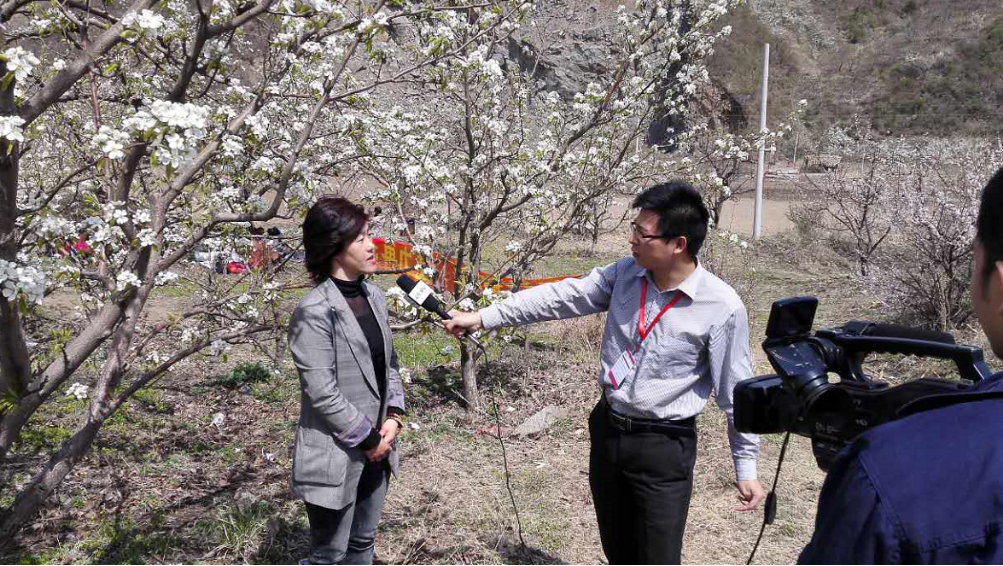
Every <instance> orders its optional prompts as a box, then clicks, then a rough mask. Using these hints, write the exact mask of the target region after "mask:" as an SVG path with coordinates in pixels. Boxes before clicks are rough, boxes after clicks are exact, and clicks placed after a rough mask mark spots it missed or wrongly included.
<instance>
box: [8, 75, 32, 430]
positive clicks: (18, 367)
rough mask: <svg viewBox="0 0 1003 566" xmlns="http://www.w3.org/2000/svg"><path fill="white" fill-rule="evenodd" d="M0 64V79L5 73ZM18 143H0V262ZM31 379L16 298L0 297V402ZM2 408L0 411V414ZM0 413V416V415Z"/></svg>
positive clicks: (11, 212) (13, 242)
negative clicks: (11, 299) (12, 299)
mask: <svg viewBox="0 0 1003 566" xmlns="http://www.w3.org/2000/svg"><path fill="white" fill-rule="evenodd" d="M6 72H7V65H6V63H3V64H0V76H2V75H3V74H6ZM0 116H17V105H16V103H15V101H14V83H13V82H11V84H9V85H7V88H6V89H4V90H3V91H2V92H0ZM20 154H21V147H20V144H18V143H15V142H13V141H10V140H7V141H0V259H2V260H6V261H11V262H13V261H16V260H17V251H18V244H17V184H18V168H19V159H20ZM30 380H31V356H30V354H29V353H28V348H27V346H26V345H25V341H24V333H23V331H22V330H21V316H20V314H19V312H18V304H17V299H16V298H15V300H14V301H10V300H8V299H7V298H6V297H0V399H3V398H7V399H11V398H13V399H20V397H21V396H22V395H24V392H25V389H26V388H27V386H28V383H29V381H30ZM2 410H3V409H2V408H0V411H2ZM0 414H2V413H0Z"/></svg>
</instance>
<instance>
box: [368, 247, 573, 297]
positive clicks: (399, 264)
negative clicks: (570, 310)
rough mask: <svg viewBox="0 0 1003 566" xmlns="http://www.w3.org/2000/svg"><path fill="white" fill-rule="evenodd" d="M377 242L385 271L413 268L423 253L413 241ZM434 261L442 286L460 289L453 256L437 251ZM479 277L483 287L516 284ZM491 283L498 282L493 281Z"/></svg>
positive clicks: (527, 282) (527, 283)
mask: <svg viewBox="0 0 1003 566" xmlns="http://www.w3.org/2000/svg"><path fill="white" fill-rule="evenodd" d="M373 243H374V244H375V245H376V263H377V264H378V265H379V268H380V269H382V270H387V271H392V270H398V269H410V268H413V267H414V266H415V265H417V264H418V260H419V259H421V255H420V254H416V253H414V250H413V249H412V246H411V244H408V243H405V242H397V241H389V242H388V241H387V240H385V239H384V238H373ZM432 261H433V262H434V264H435V270H436V272H437V274H438V277H439V278H440V281H439V282H440V283H441V284H442V289H443V290H446V291H449V292H450V293H454V292H455V290H456V262H455V261H454V260H452V259H450V260H449V261H443V259H442V256H441V255H439V254H433V256H432ZM412 274H413V275H415V276H417V277H419V278H421V279H424V280H426V281H428V280H429V278H428V277H427V276H425V274H424V273H421V272H420V271H418V270H413V271H412ZM569 277H578V275H561V276H558V277H542V278H539V279H523V280H522V284H521V285H520V286H519V288H520V289H528V288H529V287H536V286H537V285H543V284H544V283H551V282H553V281H560V280H562V279H567V278H569ZM477 280H478V281H483V282H484V283H482V284H481V289H485V288H487V287H491V288H493V289H494V290H495V291H509V290H511V289H512V286H513V285H514V284H515V281H513V280H512V278H511V277H505V278H502V279H500V280H498V279H497V278H495V277H493V276H492V275H491V274H490V273H484V272H483V271H481V272H479V273H478V274H477ZM491 282H494V283H493V284H489V283H491Z"/></svg>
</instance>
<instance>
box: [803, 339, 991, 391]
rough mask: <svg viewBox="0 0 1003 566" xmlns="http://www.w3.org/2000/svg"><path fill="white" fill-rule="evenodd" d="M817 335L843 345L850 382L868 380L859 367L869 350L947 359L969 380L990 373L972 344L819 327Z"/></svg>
mask: <svg viewBox="0 0 1003 566" xmlns="http://www.w3.org/2000/svg"><path fill="white" fill-rule="evenodd" d="M817 334H818V335H819V336H824V337H825V338H827V339H829V340H831V341H832V342H833V343H835V344H837V345H839V346H842V347H843V348H844V350H845V351H846V352H847V357H848V358H849V359H848V360H846V361H847V365H848V366H849V369H850V373H851V375H850V376H848V377H850V379H852V380H854V381H870V379H869V378H867V377H866V376H865V375H864V372H863V370H862V369H861V367H860V366H861V363H862V362H863V360H864V357H866V356H867V355H868V354H871V353H885V354H905V355H912V356H919V357H924V358H940V359H945V360H951V361H953V362H954V365H955V366H957V368H958V373H959V374H960V375H961V378H962V379H966V380H968V381H971V382H973V383H978V382H980V381H982V380H983V379H985V378H987V377H989V376H991V375H993V372H992V370H991V369H989V366H988V365H986V362H985V358H984V357H983V354H982V350H981V349H980V348H976V347H974V346H965V345H960V344H948V343H945V342H933V341H929V340H913V339H909V338H890V337H884V336H852V335H849V336H848V335H846V334H842V333H836V332H833V331H831V330H819V331H818V333H817ZM844 377H847V376H844Z"/></svg>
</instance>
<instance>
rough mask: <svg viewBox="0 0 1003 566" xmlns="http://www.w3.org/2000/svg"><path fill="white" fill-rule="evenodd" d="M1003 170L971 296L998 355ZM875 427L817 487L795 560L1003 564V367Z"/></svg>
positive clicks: (984, 219) (981, 226) (981, 229)
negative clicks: (807, 536)
mask: <svg viewBox="0 0 1003 566" xmlns="http://www.w3.org/2000/svg"><path fill="white" fill-rule="evenodd" d="M1001 219H1003V169H1000V170H999V171H997V172H996V174H995V175H994V176H993V178H992V179H991V180H990V181H989V183H988V184H987V185H986V187H985V189H984V190H983V193H982V203H981V206H980V208H979V218H978V222H977V224H976V242H975V249H974V255H975V264H974V267H973V268H972V284H971V296H972V304H973V306H974V307H975V313H976V315H978V319H979V324H980V325H981V326H982V330H983V331H984V332H985V333H986V337H987V338H988V339H989V342H990V344H991V345H992V349H993V352H995V353H996V355H998V356H1000V355H1003V222H1001ZM937 400H938V403H937V405H936V407H935V408H934V409H932V410H926V411H924V412H920V413H917V414H915V415H911V416H909V417H905V418H903V419H901V420H897V421H892V422H890V423H887V424H884V425H881V426H879V427H875V428H873V429H871V430H869V431H867V432H866V433H864V434H862V435H861V436H860V438H858V439H857V440H856V441H855V442H854V443H853V444H851V445H850V446H849V447H848V448H847V449H846V451H845V452H843V453H842V454H840V456H839V457H838V458H837V460H836V462H835V463H834V464H833V466H832V468H831V469H830V470H829V475H828V477H827V478H826V480H825V484H824V485H823V486H822V494H821V496H820V497H819V502H818V516H817V517H816V519H815V534H814V535H813V536H812V539H811V542H809V543H808V546H807V547H805V549H804V551H802V552H801V557H800V558H799V559H798V562H799V563H801V564H822V563H824V564H902V563H904V564H935V563H939V564H943V563H948V564H970V563H981V564H1000V563H1003V418H1000V415H1001V414H1003V373H998V374H996V375H995V376H993V377H991V378H989V379H986V380H984V381H982V382H980V383H979V384H977V385H976V386H974V387H972V388H970V389H967V390H965V391H963V392H960V393H951V394H944V395H943V396H942V397H937Z"/></svg>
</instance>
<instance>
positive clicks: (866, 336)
mask: <svg viewBox="0 0 1003 566" xmlns="http://www.w3.org/2000/svg"><path fill="white" fill-rule="evenodd" d="M817 308H818V299H816V298H815V297H794V298H790V299H782V300H779V301H776V302H775V303H773V308H772V309H771V311H770V320H769V322H768V323H767V325H766V340H765V341H764V342H763V349H764V350H765V351H766V355H767V357H768V358H769V360H770V364H771V365H772V366H773V369H775V370H776V372H777V373H776V374H773V375H764V376H760V377H754V378H752V379H747V380H745V381H742V382H741V383H739V384H738V385H737V386H736V387H735V395H734V399H735V427H736V428H737V429H738V430H739V431H741V432H751V433H755V434H769V433H778V432H785V431H790V432H793V433H795V434H800V435H801V436H806V437H808V438H811V444H812V450H813V452H814V454H815V461H816V462H818V466H819V467H820V468H822V469H823V470H828V469H829V466H830V465H831V464H832V462H833V460H834V459H835V457H836V455H837V454H838V453H839V451H840V450H841V449H842V448H843V447H844V446H846V445H847V444H849V443H850V442H852V441H853V440H854V439H855V438H856V437H857V436H858V435H859V434H860V433H862V432H864V431H865V430H867V429H869V428H871V427H873V426H877V425H879V424H882V423H885V422H888V421H891V420H895V419H897V418H899V417H900V416H903V414H904V413H905V412H907V409H908V407H907V406H908V405H910V404H911V403H913V402H914V401H916V400H918V399H922V398H925V397H929V396H931V395H938V394H941V393H951V392H957V391H960V390H963V389H966V388H967V387H969V386H970V385H966V384H964V383H962V382H959V381H948V380H944V379H934V378H921V379H916V380H913V381H910V382H908V383H904V384H902V385H898V386H895V387H891V386H889V385H888V384H887V383H883V382H880V381H875V380H873V379H871V377H869V376H868V375H866V374H865V373H864V371H863V368H862V364H863V362H864V358H866V357H867V355H868V354H871V353H874V352H883V353H889V354H907V355H914V356H920V357H933V358H943V359H949V360H952V361H954V363H955V365H956V366H957V368H958V372H959V373H960V375H961V378H962V379H964V380H967V381H969V382H972V384H974V383H977V382H979V381H981V380H982V379H984V378H986V377H989V376H990V375H991V374H992V372H991V371H990V370H989V367H988V366H987V365H986V363H985V361H984V359H983V356H982V350H981V349H979V348H975V347H973V346H963V345H958V344H955V343H954V338H953V337H951V335H950V334H946V333H943V332H931V331H924V330H920V329H915V328H909V327H904V326H898V325H880V324H873V323H869V322H861V321H850V322H847V323H846V324H844V325H843V326H841V327H838V328H833V329H828V330H818V331H816V332H815V333H814V334H812V332H811V328H812V323H813V322H814V320H815V310H816V309H817ZM830 373H834V374H836V375H838V376H839V381H838V382H836V383H832V382H830V381H829V374H830Z"/></svg>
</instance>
